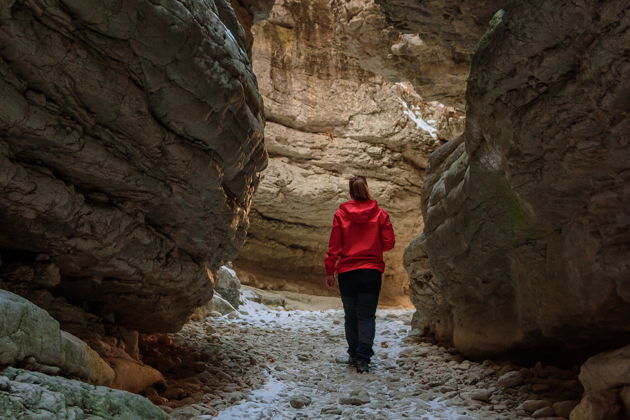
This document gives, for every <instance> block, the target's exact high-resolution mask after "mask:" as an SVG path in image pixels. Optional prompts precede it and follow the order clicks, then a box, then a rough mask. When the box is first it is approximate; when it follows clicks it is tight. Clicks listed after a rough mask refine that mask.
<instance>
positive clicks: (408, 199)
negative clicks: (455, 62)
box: [235, 0, 463, 303]
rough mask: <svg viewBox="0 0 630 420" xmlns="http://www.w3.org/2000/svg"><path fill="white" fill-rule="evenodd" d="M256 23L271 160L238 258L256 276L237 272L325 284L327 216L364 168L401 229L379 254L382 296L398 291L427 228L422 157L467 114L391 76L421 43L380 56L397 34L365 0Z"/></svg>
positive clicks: (294, 4) (309, 4) (286, 11)
mask: <svg viewBox="0 0 630 420" xmlns="http://www.w3.org/2000/svg"><path fill="white" fill-rule="evenodd" d="M253 31H254V34H255V42H254V47H253V58H254V70H255V72H256V75H257V77H258V79H259V82H260V89H261V93H262V95H263V97H264V99H265V113H266V117H267V124H266V131H265V137H266V143H267V148H268V151H269V155H270V161H269V168H268V169H267V170H266V171H265V173H264V174H263V176H262V180H261V184H260V187H259V189H258V191H257V193H256V196H255V199H254V204H253V211H252V214H251V218H252V227H251V229H250V231H249V234H248V240H247V243H246V245H245V247H244V249H243V252H242V253H241V254H240V256H239V258H238V259H237V260H236V261H235V266H236V267H237V268H239V269H240V270H244V271H246V272H249V273H250V274H253V275H250V276H248V275H247V273H241V279H242V280H243V281H245V282H246V283H248V284H252V285H255V286H257V287H272V288H284V289H287V290H295V291H297V290H300V291H308V292H312V293H326V292H325V289H324V287H323V284H322V278H323V258H324V254H325V252H326V246H327V242H328V235H329V233H330V226H331V223H332V216H333V214H334V211H335V210H336V209H337V207H338V205H339V204H340V203H342V202H344V201H346V200H348V199H349V197H348V193H347V189H348V185H347V184H348V179H349V178H350V177H351V176H352V175H354V174H363V175H366V176H367V177H368V182H369V185H370V188H371V189H372V191H373V193H374V195H375V198H376V199H377V200H378V201H379V202H380V204H381V205H382V207H383V208H385V209H386V210H387V211H389V212H390V215H391V217H392V220H393V223H394V228H395V231H396V233H397V235H398V243H399V245H398V246H397V248H396V249H395V250H394V251H393V252H392V253H391V254H389V255H388V256H387V260H386V263H387V265H388V269H387V271H386V279H385V283H384V284H385V286H384V290H383V298H384V299H383V301H384V302H392V303H394V302H396V301H399V300H400V299H403V300H404V299H405V296H406V294H407V281H406V275H405V273H404V271H403V270H402V266H401V259H402V250H403V247H404V245H405V243H407V242H408V241H409V240H411V238H412V237H413V236H414V235H415V234H417V232H418V231H419V230H420V229H421V227H422V226H421V221H420V217H419V216H420V214H419V210H418V209H419V204H420V185H421V183H422V179H423V171H424V168H425V167H426V165H427V161H426V157H427V156H428V154H429V153H430V152H431V151H432V150H434V149H435V148H436V147H438V146H439V145H440V144H441V139H448V138H449V137H450V136H453V135H455V134H456V133H458V132H459V131H461V129H462V126H463V117H462V113H461V112H458V111H456V110H455V109H453V108H450V107H446V106H444V105H442V104H440V103H437V102H433V103H427V102H425V101H424V100H423V99H422V98H421V97H420V96H419V95H418V94H416V93H415V91H414V89H413V87H412V86H411V85H410V84H408V83H403V82H398V83H392V82H390V81H389V79H388V78H389V77H390V76H391V75H392V74H393V72H394V71H399V72H401V73H402V72H403V71H404V69H405V67H404V65H408V64H405V61H404V60H410V59H411V58H412V57H415V55H414V54H416V52H414V51H407V52H400V54H401V55H399V56H397V57H398V58H396V59H392V60H391V62H388V61H387V60H388V58H387V55H388V54H389V55H391V52H390V50H391V48H392V46H393V45H394V44H396V43H400V37H401V36H402V35H401V34H400V33H398V32H397V31H396V30H394V29H393V28H392V27H390V26H388V25H387V24H386V22H385V18H384V16H383V14H382V12H381V11H380V8H378V7H377V6H376V5H375V4H374V3H373V2H372V1H368V0H363V1H353V2H337V1H333V2H328V1H324V0H313V1H295V0H283V1H277V2H276V4H275V6H274V8H273V10H272V13H271V15H270V17H269V18H268V19H267V20H265V21H263V22H260V23H259V24H257V25H255V26H254V29H253ZM371 42H374V44H371ZM370 48H371V49H372V51H371V52H370ZM404 54H408V55H404ZM383 63H388V64H387V66H385V65H382V64H383ZM397 69H398V70H397ZM407 71H409V72H410V69H409V68H407Z"/></svg>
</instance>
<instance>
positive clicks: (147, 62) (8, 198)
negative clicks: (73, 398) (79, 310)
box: [0, 0, 270, 331]
mask: <svg viewBox="0 0 630 420" xmlns="http://www.w3.org/2000/svg"><path fill="white" fill-rule="evenodd" d="M267 3H269V2H267ZM235 4H236V3H235ZM268 6H270V4H267V7H268ZM264 8H265V4H264V3H263V2H260V4H258V3H256V2H250V1H248V2H244V3H243V4H242V7H240V9H239V10H240V12H241V13H240V14H241V15H242V16H250V18H251V20H252V21H253V20H254V18H255V17H256V16H258V17H259V16H260V14H261V13H264ZM246 50H247V45H246V36H245V32H244V30H243V28H242V26H241V24H240V23H239V21H238V19H237V15H236V14H235V12H234V10H233V9H232V7H231V6H230V3H229V2H228V1H226V0H201V1H189V0H182V1H169V2H166V1H143V0H133V1H125V2H103V1H86V0H80V1H75V0H56V1H55V0H53V1H45V2H44V1H38V0H36V1H28V2H26V1H14V0H10V1H8V2H7V1H4V2H1V3H0V73H1V74H2V78H1V79H0V92H1V97H2V101H0V254H1V255H2V259H3V261H2V264H3V266H6V264H9V263H12V262H16V263H18V265H20V266H26V267H28V266H31V267H32V270H31V271H33V272H34V273H35V274H34V275H31V274H32V273H30V274H29V273H27V274H26V275H25V278H24V279H20V278H17V282H18V283H20V282H22V283H24V282H28V281H32V283H33V287H32V288H35V289H36V288H41V289H47V290H48V289H50V290H52V291H53V293H54V294H55V295H57V296H59V295H60V296H62V297H65V298H66V299H68V300H69V301H71V302H73V303H76V304H78V305H80V306H82V307H83V308H86V309H88V310H89V311H91V312H93V313H96V314H98V315H99V316H103V317H105V318H106V319H108V320H109V321H111V322H113V323H115V324H118V325H123V326H125V327H128V328H131V329H134V330H141V331H176V330H178V329H179V328H180V326H181V325H182V324H183V322H184V321H185V320H186V319H187V317H188V315H189V314H190V313H192V311H193V309H194V308H195V307H196V306H199V305H201V304H203V303H204V302H206V301H207V300H208V299H209V298H210V296H211V294H212V282H211V278H210V277H209V276H208V274H207V269H214V268H218V266H219V264H220V263H221V261H223V260H229V259H231V258H233V257H234V256H235V255H236V253H237V251H238V249H239V248H240V247H241V245H242V243H243V241H244V239H245V231H246V228H247V226H248V223H249V221H248V217H247V212H248V210H249V206H250V203H251V197H252V193H253V191H254V188H255V186H256V185H257V183H258V179H259V172H260V171H261V170H262V169H263V168H264V167H265V165H266V154H265V151H264V145H263V126H264V122H263V108H262V101H261V97H260V96H259V94H258V88H257V83H256V79H255V77H254V74H253V72H252V67H251V62H250V58H249V56H248V54H247V51H246ZM42 267H44V268H42ZM38 270H39V271H38ZM42 270H44V271H42ZM9 271H10V270H9ZM26 271H28V270H26ZM42 273H44V274H42ZM51 273H52V274H51ZM29 279H30V280H29ZM15 282H16V278H14V279H13V283H15Z"/></svg>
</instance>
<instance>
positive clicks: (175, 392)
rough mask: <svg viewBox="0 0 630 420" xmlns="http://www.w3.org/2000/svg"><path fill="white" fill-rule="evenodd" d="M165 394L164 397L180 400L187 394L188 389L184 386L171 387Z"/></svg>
mask: <svg viewBox="0 0 630 420" xmlns="http://www.w3.org/2000/svg"><path fill="white" fill-rule="evenodd" d="M163 395H164V398H166V399H169V400H180V399H182V397H183V396H185V395H186V391H185V390H184V389H183V388H169V389H167V390H166V391H165V392H164V394H163Z"/></svg>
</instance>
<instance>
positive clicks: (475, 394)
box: [470, 389, 492, 402]
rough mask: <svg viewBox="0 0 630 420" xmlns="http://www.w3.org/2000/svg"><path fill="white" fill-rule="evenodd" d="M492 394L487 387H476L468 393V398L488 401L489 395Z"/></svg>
mask: <svg viewBox="0 0 630 420" xmlns="http://www.w3.org/2000/svg"><path fill="white" fill-rule="evenodd" d="M491 396H492V391H490V390H487V389H476V390H474V391H472V392H471V393H470V399H471V400H476V401H484V402H488V401H490V397H491Z"/></svg>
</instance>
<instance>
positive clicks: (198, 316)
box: [190, 292, 236, 321]
mask: <svg viewBox="0 0 630 420" xmlns="http://www.w3.org/2000/svg"><path fill="white" fill-rule="evenodd" d="M235 311H236V309H235V308H234V306H232V304H231V303H230V302H228V301H227V300H225V299H223V297H222V296H221V295H220V294H218V293H217V292H214V295H213V296H212V299H210V302H208V303H206V304H205V305H203V306H201V307H199V308H197V309H195V312H194V313H193V315H192V316H191V317H190V319H191V320H192V321H200V320H202V319H204V318H207V317H208V316H211V315H212V314H218V315H217V316H221V315H227V314H230V313H232V312H235Z"/></svg>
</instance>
